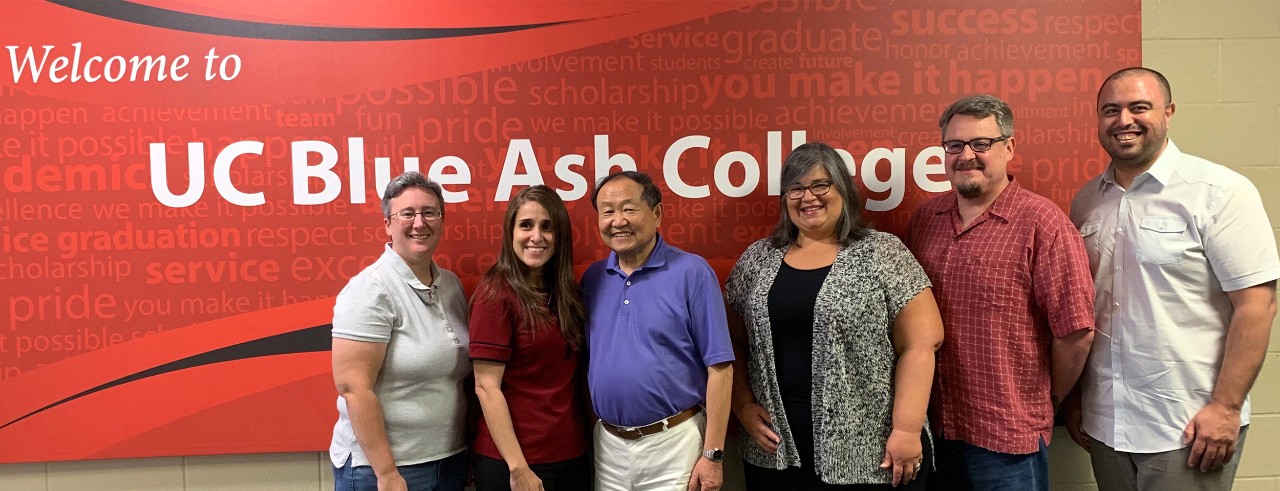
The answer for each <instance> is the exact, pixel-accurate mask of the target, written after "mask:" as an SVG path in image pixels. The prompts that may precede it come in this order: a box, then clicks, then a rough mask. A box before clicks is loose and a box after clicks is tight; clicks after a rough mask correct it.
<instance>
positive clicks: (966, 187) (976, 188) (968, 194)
mask: <svg viewBox="0 0 1280 491" xmlns="http://www.w3.org/2000/svg"><path fill="white" fill-rule="evenodd" d="M956 193H958V194H960V196H963V197H964V198H966V199H973V198H977V197H978V196H981V195H982V185H980V184H978V183H973V182H966V183H964V184H961V185H959V186H956Z"/></svg>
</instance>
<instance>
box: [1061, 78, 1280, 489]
mask: <svg viewBox="0 0 1280 491" xmlns="http://www.w3.org/2000/svg"><path fill="white" fill-rule="evenodd" d="M1173 113H1174V104H1173V101H1172V96H1171V94H1170V90H1169V82H1168V80H1166V79H1165V78H1164V76H1163V75H1161V74H1160V73H1159V72H1156V71H1154V70H1150V69H1146V68H1127V69H1124V70H1121V71H1119V72H1116V73H1115V74H1113V75H1111V76H1110V77H1108V78H1107V80H1106V81H1105V82H1103V84H1102V88H1101V90H1100V91H1099V92H1098V140H1099V141H1100V142H1101V143H1102V147H1103V149H1105V150H1106V151H1107V153H1108V154H1110V155H1111V159H1112V160H1111V164H1110V165H1109V166H1108V167H1107V168H1106V170H1104V171H1103V173H1102V174H1101V175H1099V176H1097V177H1095V178H1093V179H1092V180H1090V181H1089V182H1088V183H1086V184H1085V185H1084V187H1082V188H1081V189H1080V192H1079V193H1077V194H1076V197H1075V200H1074V201H1073V202H1072V203H1071V220H1072V222H1073V223H1074V224H1075V225H1076V227H1077V228H1079V229H1080V233H1081V235H1083V236H1084V243H1085V249H1086V250H1087V252H1088V254H1089V266H1090V269H1091V270H1092V273H1093V279H1094V286H1095V290H1096V291H1097V302H1096V304H1095V308H1094V311H1095V316H1096V322H1097V330H1098V331H1097V336H1095V337H1094V341H1093V351H1092V355H1091V356H1090V358H1089V362H1088V365H1087V367H1086V368H1085V373H1084V374H1083V375H1081V377H1080V380H1081V383H1080V389H1081V390H1080V392H1079V394H1078V396H1079V398H1078V399H1075V400H1074V401H1071V400H1069V401H1067V403H1066V404H1065V407H1066V409H1067V411H1068V412H1067V415H1068V418H1067V419H1068V425H1067V428H1068V430H1069V431H1070V432H1071V435H1072V438H1073V439H1074V440H1075V441H1076V442H1077V443H1079V444H1080V445H1081V446H1082V447H1085V448H1086V449H1087V450H1089V453H1090V455H1091V460H1092V462H1093V469H1094V475H1095V477H1096V478H1097V481H1098V488H1099V490H1100V491H1112V490H1139V489H1142V490H1161V491H1168V490H1183V489H1205V490H1225V489H1231V483H1232V480H1233V479H1234V477H1235V471H1236V465H1237V464H1238V462H1239V461H1240V458H1239V454H1240V452H1241V450H1242V449H1243V445H1244V439H1245V434H1246V430H1247V429H1248V424H1249V398H1248V393H1249V389H1250V387H1252V385H1253V382H1254V379H1255V378H1256V377H1257V375H1258V371H1259V369H1260V368H1261V366H1262V361H1263V358H1264V357H1265V356H1266V350H1267V342H1268V339H1269V337H1270V331H1271V322H1272V320H1273V319H1274V318H1275V315H1276V296H1275V285H1276V279H1277V278H1280V258H1278V257H1277V255H1276V243H1275V237H1274V236H1273V235H1272V229H1271V225H1270V222H1269V221H1268V220H1267V215H1266V212H1265V211H1264V210H1263V207H1262V199H1261V197H1260V196H1259V194H1258V190H1257V188H1255V187H1254V186H1253V184H1252V183H1250V182H1249V181H1248V179H1246V178H1245V177H1244V176H1241V175H1240V174H1238V173H1236V172H1234V171H1231V170H1230V169H1227V168H1226V167H1223V166H1221V165H1218V164H1215V163H1212V162H1209V161H1207V160H1204V159H1201V158H1199V157H1195V156H1192V155H1188V154H1184V153H1182V152H1181V151H1179V150H1178V147H1177V146H1176V145H1174V144H1173V142H1172V141H1170V140H1169V139H1168V138H1167V133H1168V126H1169V120H1170V119H1171V118H1172V117H1173Z"/></svg>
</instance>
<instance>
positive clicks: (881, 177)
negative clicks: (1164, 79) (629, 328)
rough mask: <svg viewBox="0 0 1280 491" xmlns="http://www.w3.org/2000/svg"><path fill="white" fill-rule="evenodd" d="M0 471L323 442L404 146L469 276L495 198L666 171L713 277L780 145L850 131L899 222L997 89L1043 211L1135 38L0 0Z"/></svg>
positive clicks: (829, 9)
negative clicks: (349, 322) (358, 290)
mask: <svg viewBox="0 0 1280 491" xmlns="http://www.w3.org/2000/svg"><path fill="white" fill-rule="evenodd" d="M0 10H2V11H3V13H4V15H2V16H0V32H3V33H4V36H3V39H2V40H0V41H2V43H0V44H2V46H0V49H3V52H0V55H2V56H3V58H4V59H3V62H2V63H0V65H3V69H0V299H3V300H2V301H0V462H29V461H54V460H73V459H99V458H116V457H134V456H158V455H192V454H214V453H246V452H275V451H301V450H319V449H323V448H326V447H327V445H328V440H329V432H330V430H331V428H332V424H333V422H334V420H335V418H336V411H335V409H334V401H335V397H336V396H335V392H334V389H333V383H332V378H331V375H330V373H329V356H328V351H327V350H328V347H329V332H328V329H329V326H328V323H329V322H330V320H331V319H330V317H331V314H332V297H333V296H334V295H335V294H336V293H337V292H338V290H339V289H340V288H341V287H342V285H343V284H345V281H346V280H347V278H349V277H351V276H352V275H354V274H355V273H356V272H358V271H359V270H360V269H361V268H362V267H363V266H365V265H367V264H369V263H370V262H372V261H373V260H374V259H375V258H376V257H377V256H378V255H379V254H381V252H382V245H381V244H382V243H383V242H384V241H385V240H386V236H385V233H384V231H383V228H382V218H381V216H380V209H379V205H378V196H379V194H380V191H381V190H382V188H383V186H384V185H385V183H386V182H387V180H388V179H389V178H390V177H392V176H394V175H396V174H399V173H400V172H402V171H403V170H405V169H410V168H417V169H420V170H422V171H423V172H424V173H427V174H428V175H429V176H430V177H432V178H433V179H436V180H437V181H439V182H440V183H442V184H443V185H444V189H445V191H446V198H447V201H448V202H449V204H447V206H446V209H447V210H448V213H449V215H448V218H447V219H446V222H445V235H446V237H445V239H444V241H443V243H442V245H441V247H440V249H439V252H438V254H437V261H438V262H439V263H440V265H441V266H443V267H445V268H448V269H450V270H453V271H454V272H456V273H457V274H458V275H459V276H461V277H463V278H464V281H465V282H467V284H468V285H473V284H474V283H475V281H476V279H477V278H478V277H479V276H480V275H482V274H483V272H484V271H485V270H486V269H487V268H488V266H489V265H490V264H492V262H493V261H494V259H495V254H496V253H497V251H498V241H499V238H500V237H501V235H502V230H501V225H500V222H501V215H502V211H503V210H504V209H505V207H506V201H507V199H508V198H509V197H510V196H511V195H513V194H514V192H515V191H518V190H519V189H520V188H521V187H523V186H528V185H531V184H535V183H545V184H547V185H549V186H551V187H553V188H555V189H557V190H559V191H560V194H561V196H562V197H563V198H564V199H565V200H566V201H567V202H568V203H569V207H570V212H571V214H572V216H573V219H574V226H575V232H576V236H575V239H574V240H575V242H576V244H574V245H575V247H576V249H577V251H578V254H579V256H578V257H577V258H575V259H576V262H577V263H579V265H580V266H585V265H586V264H587V263H589V262H591V261H593V260H596V259H598V258H600V257H603V256H604V255H605V254H606V253H607V252H608V251H607V249H606V248H604V246H603V245H602V244H601V243H600V240H599V239H598V237H597V233H596V228H595V216H594V212H593V210H592V207H591V203H590V201H589V200H590V190H591V183H592V182H594V181H595V180H596V179H597V178H598V177H600V176H603V175H605V174H607V173H609V172H610V171H611V170H615V169H617V168H636V169H639V170H642V171H645V172H648V173H650V174H651V175H653V176H654V177H655V180H657V181H658V182H659V185H660V186H661V187H662V188H663V190H664V193H665V202H666V203H667V206H666V207H665V210H666V216H665V217H664V218H665V219H664V223H663V229H662V233H663V234H664V236H665V237H666V238H667V240H668V241H670V242H671V243H673V244H676V245H678V246H680V247H682V248H684V249H686V250H690V251H692V252H696V253H698V254H701V255H703V256H705V257H706V258H707V259H708V260H709V261H711V263H712V264H713V265H715V267H716V268H717V269H718V270H719V271H721V273H722V274H723V273H725V272H727V271H728V269H729V268H730V267H731V266H732V264H733V261H734V260H735V258H736V257H737V256H738V254H740V253H741V251H742V250H743V249H744V248H745V247H746V246H747V245H748V244H750V242H751V241H753V240H755V239H757V238H760V237H762V236H763V235H765V234H766V233H768V231H769V230H770V229H771V228H772V226H773V224H774V223H775V221H776V219H777V214H776V213H777V201H778V197H777V193H778V176H779V173H780V172H779V167H780V165H781V163H782V161H783V159H784V158H785V156H786V154H787V152H788V150H789V149H791V148H793V147H794V146H796V145H799V144H801V143H803V142H805V141H810V140H821V141H825V142H827V143H829V144H831V145H832V146H834V147H836V148H838V149H842V150H844V151H845V152H846V153H847V159H848V163H849V165H850V166H851V169H852V170H853V171H854V175H855V179H856V180H857V181H858V186H859V188H860V190H861V191H862V193H863V198H864V199H865V201H866V203H867V208H868V210H870V211H869V213H868V214H867V218H868V220H869V221H870V222H871V223H872V224H873V225H874V226H875V227H877V228H879V229H882V230H888V231H892V232H900V231H901V230H902V228H903V226H904V224H905V222H906V219H907V217H908V215H909V213H910V211H911V210H912V209H913V208H914V206H915V205H916V204H918V203H920V202H921V201H922V200H923V199H925V198H926V197H928V196H930V195H932V194H935V193H939V192H943V191H946V190H948V189H949V185H948V184H947V183H946V179H945V177H944V176H943V175H942V173H943V170H942V167H941V162H942V151H941V149H940V148H939V147H938V141H939V140H940V137H939V135H938V131H937V118H938V116H939V114H940V113H941V112H942V110H943V109H944V108H945V107H946V106H947V105H948V104H949V103H950V102H951V101H953V100H955V99H957V98H959V97H961V96H963V95H968V94H971V93H992V94H995V95H998V96H1000V97H1003V98H1005V99H1006V100H1007V101H1009V103H1010V105H1011V106H1012V107H1013V109H1014V111H1015V115H1016V125H1017V126H1016V132H1015V137H1016V138H1017V139H1018V142H1019V145H1018V149H1019V157H1018V158H1017V159H1016V160H1015V161H1014V162H1013V163H1012V164H1011V165H1010V169H1011V172H1012V173H1013V174H1015V175H1016V176H1017V179H1019V180H1020V182H1022V183H1023V184H1024V185H1025V186H1027V187H1029V188H1031V189H1032V190H1034V191H1035V192H1037V193H1040V194H1043V195H1045V196H1048V197H1050V198H1052V199H1053V200H1054V201H1055V202H1057V203H1060V204H1062V205H1063V206H1064V207H1065V205H1066V203H1067V202H1068V200H1069V199H1070V197H1071V195H1072V194H1073V193H1074V191H1075V190H1076V188H1077V187H1078V186H1079V185H1080V184H1081V183H1083V182H1084V181H1085V180H1086V179H1087V178H1089V177H1091V176H1092V175H1094V174H1096V173H1098V172H1100V171H1101V169H1102V167H1103V166H1104V165H1105V163H1106V160H1105V159H1104V155H1103V154H1102V153H1101V151H1100V150H1099V149H1098V147H1097V144H1096V142H1095V137H1094V117H1093V102H1094V97H1095V93H1096V90H1097V87H1098V86H1099V84H1100V83H1101V80H1102V78H1103V77H1105V76H1106V75H1107V74H1109V73H1110V72H1111V71H1113V70H1115V69H1118V68H1121V67H1124V66H1129V65H1135V64H1138V63H1139V62H1140V47H1141V34H1140V24H1141V23H1140V17H1139V12H1140V8H1139V4H1138V2H1137V1H1123V2H1116V1H1110V0H1075V1H1067V2H1025V1H1016V0H999V1H951V2H926V1H911V0H907V1H903V0H898V1H890V0H789V1H788V0H775V1H736V2H729V1H724V2H720V1H708V2H685V1H651V0H634V1H621V0H619V1H589V2H588V1H552V0H548V1H532V2H522V1H493V2H470V1H467V2H421V3H419V2H400V1H394V0H374V1H365V2H346V1H337V0H321V1H315V2H308V3H306V4H300V3H298V2H292V1H284V0H271V1H262V2H221V1H213V0H133V1H124V0H107V1H83V0H48V1H40V0H21V1H18V0H15V1H11V2H5V3H4V4H3V5H2V6H0Z"/></svg>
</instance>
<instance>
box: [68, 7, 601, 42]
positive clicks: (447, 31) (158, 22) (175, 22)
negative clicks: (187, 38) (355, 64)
mask: <svg viewBox="0 0 1280 491" xmlns="http://www.w3.org/2000/svg"><path fill="white" fill-rule="evenodd" d="M48 2H49V3H53V4H56V5H61V6H63V7H67V8H71V9H75V10H79V11H81V12H86V13H90V14H94V15H99V16H102V17H108V18H111V19H116V20H121V21H125V22H131V23H134V24H142V25H147V26H152V27H159V28H163V29H173V30H177V31H186V32H197V33H201V34H214V35H218V36H232V37H239V38H252V39H276V40H282V41H403V40H412V39H442V38H456V37H465V36H480V35H484V34H500V33H504V32H514V31H523V30H528V29H536V28H539V27H547V26H554V25H558V24H566V23H570V22H577V21H576V20H570V21H559V22H546V23H541V24H526V25H519V26H493V27H324V26H296V25H286V24H269V23H265V22H253V21H245V20H234V19H224V18H220V17H211V16H207V15H200V14H192V13H188V12H179V11H177V10H168V9H162V8H159V7H152V6H150V5H140V4H136V3H132V2H127V1H124V0H48Z"/></svg>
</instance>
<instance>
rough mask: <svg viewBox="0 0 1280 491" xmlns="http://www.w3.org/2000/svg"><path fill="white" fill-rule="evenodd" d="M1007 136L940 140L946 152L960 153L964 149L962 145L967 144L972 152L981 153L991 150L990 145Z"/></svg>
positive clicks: (1006, 138) (1003, 139) (1005, 138)
mask: <svg viewBox="0 0 1280 491" xmlns="http://www.w3.org/2000/svg"><path fill="white" fill-rule="evenodd" d="M1008 139H1009V137H1007V136H1002V137H999V138H974V139H972V140H969V141H964V140H947V141H944V142H942V151H944V152H947V153H960V152H963V151H964V146H965V145H968V146H969V148H972V149H973V151H974V153H982V152H985V151H987V150H991V146H992V145H995V144H996V142H1002V141H1005V140H1008Z"/></svg>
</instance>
